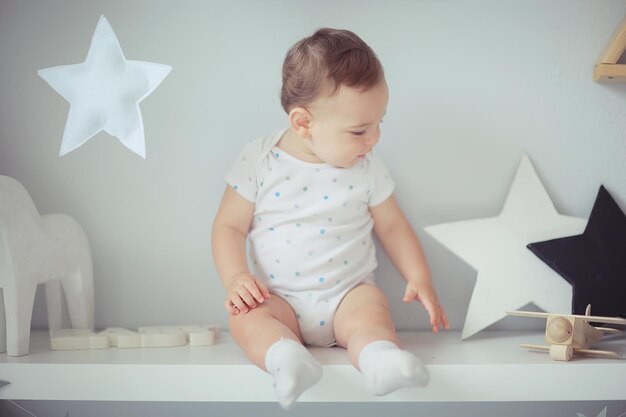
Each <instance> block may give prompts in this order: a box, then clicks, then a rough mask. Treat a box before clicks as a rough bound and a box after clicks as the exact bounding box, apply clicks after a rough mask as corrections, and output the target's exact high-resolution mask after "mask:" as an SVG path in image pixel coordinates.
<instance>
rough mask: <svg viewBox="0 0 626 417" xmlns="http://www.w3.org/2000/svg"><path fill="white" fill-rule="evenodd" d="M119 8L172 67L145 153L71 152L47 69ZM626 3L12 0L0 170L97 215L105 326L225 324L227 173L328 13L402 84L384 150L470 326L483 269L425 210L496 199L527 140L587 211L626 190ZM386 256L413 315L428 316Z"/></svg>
mask: <svg viewBox="0 0 626 417" xmlns="http://www.w3.org/2000/svg"><path fill="white" fill-rule="evenodd" d="M101 14H104V15H105V16H106V17H107V18H108V20H109V21H110V23H111V25H112V26H113V29H114V31H115V33H116V34H117V36H118V38H119V41H120V43H121V46H122V49H123V51H124V53H125V55H126V57H127V58H128V59H131V60H143V61H150V62H158V63H163V64H168V65H171V66H173V71H172V72H171V73H170V75H169V76H168V77H167V78H166V79H165V80H164V81H163V83H162V84H161V86H160V87H159V88H158V89H157V90H156V91H155V92H154V93H153V94H152V95H151V96H149V97H148V98H147V99H146V100H145V101H144V102H143V103H142V104H141V111H142V114H143V120H144V125H145V133H146V146H147V159H146V160H142V159H141V158H139V157H137V156H136V155H134V154H132V153H131V152H130V151H128V150H127V149H126V148H124V147H123V146H122V145H121V144H120V143H119V142H118V141H117V139H115V138H113V137H111V136H109V135H107V134H106V133H100V134H98V135H97V136H96V137H94V138H93V139H91V140H90V141H89V142H87V143H86V144H85V145H83V146H82V147H80V148H79V149H77V150H76V151H74V152H72V153H70V154H68V155H66V156H64V157H62V158H59V157H58V156H57V155H58V152H59V147H60V144H61V138H62V135H63V129H64V126H65V122H66V118H67V113H68V109H69V106H68V104H67V102H65V100H64V99H63V98H62V97H61V96H59V95H58V94H56V93H55V92H54V91H53V90H52V89H51V88H50V87H49V86H48V85H47V84H46V83H45V82H44V81H43V80H41V79H40V78H38V76H37V70H38V69H41V68H46V67H51V66H56V65H63V64H73V63H79V62H82V61H83V60H84V59H85V56H86V53H87V50H88V47H89V44H90V41H91V36H92V34H93V31H94V29H95V26H96V23H97V21H98V18H99V16H100V15H101ZM624 15H626V3H625V2H624V1H622V0H593V1H590V0H554V1H549V2H545V1H541V0H528V1H510V0H506V1H500V0H472V1H461V0H432V1H400V0H398V1H385V2H382V1H374V0H366V1H351V0H346V1H324V0H321V1H315V2H311V1H301V0H292V1H278V0H274V1H264V2H257V1H253V0H247V1H246V0H237V1H222V2H218V1H191V0H186V1H181V2H171V1H163V0H154V1H148V0H141V1H140V0H135V1H110V0H107V1H104V0H94V1H79V0H57V1H34V0H19V1H18V0H0V174H3V175H9V176H12V177H14V178H16V179H18V180H19V181H21V182H22V183H23V184H24V185H25V186H26V188H27V189H28V190H29V191H30V193H31V195H32V197H33V199H34V201H35V202H36V204H37V206H38V208H39V210H40V212H42V213H50V212H65V213H68V214H70V215H71V216H73V217H75V218H76V219H77V220H78V221H79V222H80V223H81V224H82V225H83V227H84V228H85V230H86V232H87V234H88V236H89V238H90V241H91V245H92V250H93V255H94V262H95V289H96V324H97V326H98V327H105V326H113V325H115V326H125V327H129V328H134V327H136V326H139V325H157V324H187V323H206V322H217V323H222V324H224V323H225V321H226V315H225V312H224V311H223V308H222V302H223V295H224V294H223V290H222V288H221V284H220V283H219V280H218V278H217V276H216V272H215V269H214V267H213V265H212V261H211V256H210V252H211V250H210V231H211V230H210V229H211V221H212V218H213V216H214V214H215V212H216V209H217V205H218V202H219V199H220V196H221V194H222V192H223V189H224V186H225V184H224V182H223V179H222V178H223V175H224V173H225V172H226V170H227V169H228V167H229V166H230V163H231V161H232V159H233V158H234V157H235V155H236V154H237V153H238V151H239V150H240V148H241V147H242V145H243V144H244V143H245V142H246V141H248V140H250V139H254V138H256V137H258V136H260V135H263V134H265V133H267V132H269V131H272V130H274V129H276V128H279V127H282V126H283V125H285V123H286V117H285V115H284V113H283V112H282V110H281V108H280V106H279V101H278V92H279V88H280V67H281V64H282V59H283V57H284V54H285V52H286V50H287V48H288V47H289V46H290V45H291V44H292V43H294V42H295V41H296V40H298V39H300V38H302V37H304V36H306V35H308V34H310V33H312V32H313V31H314V30H315V29H316V28H318V27H320V26H331V27H342V28H347V29H351V30H354V31H355V32H357V33H358V34H359V35H360V36H361V37H362V38H363V39H365V40H366V41H367V42H368V43H369V44H370V45H371V46H372V47H373V48H374V50H375V51H376V52H377V53H378V55H379V56H380V58H381V60H382V62H383V64H384V66H385V70H386V74H387V79H388V83H389V87H390V90H391V100H390V103H389V108H388V112H387V116H386V118H385V123H384V125H383V137H382V140H381V143H380V145H379V147H378V152H379V154H380V155H382V156H383V157H384V158H385V159H386V160H387V161H388V163H389V165H390V168H391V171H392V174H393V175H394V177H395V179H396V182H397V185H398V186H397V197H398V200H399V201H400V203H401V205H402V206H403V207H404V209H405V211H406V213H407V215H408V217H409V219H410V220H411V221H412V223H413V224H414V226H415V228H416V230H417V231H418V234H419V235H420V237H421V239H422V242H423V245H424V248H425V251H426V255H427V257H428V260H429V262H430V265H431V268H432V270H433V274H434V279H435V281H436V287H437V288H438V290H439V293H440V296H441V298H442V301H443V303H444V305H445V306H446V308H447V310H448V313H449V316H450V319H451V322H452V324H453V326H454V327H456V328H461V327H462V325H463V320H464V318H465V312H466V309H467V306H468V303H469V299H470V297H471V291H472V288H473V285H474V280H475V271H473V270H472V269H471V268H470V267H469V266H467V265H465V264H464V263H463V262H462V261H460V260H458V259H457V258H456V257H455V256H454V255H452V254H451V253H450V252H448V251H447V250H446V249H445V248H443V247H441V246H440V245H439V244H438V243H436V242H435V241H434V240H432V239H431V238H429V237H428V236H426V235H425V234H424V233H422V230H421V228H422V227H423V226H426V225H429V224H435V223H440V222H447V221H453V220H461V219H470V218H476V217H486V216H493V215H496V214H497V213H498V212H499V210H500V209H501V206H502V204H503V202H504V199H505V196H506V193H507V191H508V188H509V185H510V183H511V181H512V179H513V175H514V173H515V170H516V168H517V165H518V163H519V161H520V158H521V157H522V154H524V153H526V154H528V155H529V156H530V158H531V160H532V161H533V163H534V165H535V168H536V170H537V172H538V174H539V176H540V177H541V179H542V180H543V182H544V184H545V186H546V188H547V190H548V192H549V193H550V195H551V197H552V199H553V201H554V203H555V205H556V207H557V209H558V210H559V211H560V212H561V213H563V214H569V215H575V216H580V217H587V216H588V214H589V212H590V209H591V206H592V204H593V201H594V198H595V194H596V192H597V189H598V187H599V185H600V184H604V185H605V186H606V187H607V188H608V189H609V191H610V192H611V193H612V194H613V196H614V197H615V198H616V199H617V200H618V203H619V204H620V205H621V207H622V208H624V207H626V164H624V163H623V160H624V155H626V138H625V135H626V117H624V114H625V111H626V85H600V84H596V83H594V82H593V81H592V80H591V73H592V69H593V65H594V63H595V61H596V59H597V58H598V56H599V55H600V53H601V52H602V50H603V48H604V47H605V45H606V43H607V41H608V40H609V38H610V36H611V34H612V33H613V31H614V30H615V28H616V27H617V26H618V24H619V23H620V22H621V20H622V18H623V17H624ZM380 259H381V262H380V263H381V267H380V271H379V274H378V275H379V282H380V285H381V286H382V287H383V288H384V289H385V291H386V292H387V293H388V295H389V296H390V298H391V299H392V304H393V313H394V316H395V319H396V322H397V324H398V325H399V327H400V328H405V329H407V328H408V329H415V328H426V327H427V318H426V315H425V314H424V313H423V311H422V310H421V308H419V307H418V306H417V305H412V306H405V305H403V304H402V303H401V301H400V297H401V296H402V293H403V282H402V280H401V278H400V277H399V275H398V274H397V273H396V272H395V270H394V269H393V268H392V267H391V265H390V264H389V262H388V261H387V259H386V258H385V257H384V255H382V254H381V255H380ZM39 293H40V294H39V295H38V298H37V300H36V306H35V312H34V326H35V327H45V325H46V317H45V302H44V299H43V297H41V293H42V291H39ZM517 324H519V323H517V322H514V321H511V320H510V319H505V322H504V324H501V325H500V327H510V326H515V325H517Z"/></svg>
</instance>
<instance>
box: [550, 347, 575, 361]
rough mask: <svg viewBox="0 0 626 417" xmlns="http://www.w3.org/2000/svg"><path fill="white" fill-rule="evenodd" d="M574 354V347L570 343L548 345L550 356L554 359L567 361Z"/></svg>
mask: <svg viewBox="0 0 626 417" xmlns="http://www.w3.org/2000/svg"><path fill="white" fill-rule="evenodd" d="M573 355H574V348H572V346H571V345H552V346H550V357H551V358H552V359H553V360H555V361H569V360H570V359H572V356H573Z"/></svg>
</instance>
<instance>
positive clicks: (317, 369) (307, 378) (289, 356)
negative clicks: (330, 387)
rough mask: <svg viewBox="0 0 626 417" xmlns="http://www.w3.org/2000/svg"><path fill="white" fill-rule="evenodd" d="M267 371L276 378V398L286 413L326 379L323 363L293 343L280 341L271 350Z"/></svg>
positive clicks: (267, 355)
mask: <svg viewBox="0 0 626 417" xmlns="http://www.w3.org/2000/svg"><path fill="white" fill-rule="evenodd" d="M265 367H266V369H267V371H268V372H269V373H270V374H271V375H272V376H273V377H274V388H275V390H276V397H278V402H279V403H280V405H281V406H282V407H283V408H284V409H285V410H287V409H289V408H290V407H291V406H293V404H295V402H296V400H297V399H298V397H299V396H300V394H302V393H303V392H304V391H306V390H307V389H308V388H310V387H311V386H313V385H314V384H315V383H316V382H317V381H319V380H320V378H321V377H322V366H321V365H320V364H319V362H317V360H315V358H314V357H313V356H312V355H311V354H310V353H309V351H308V350H307V349H306V348H305V347H304V346H302V345H301V344H300V343H298V342H296V341H294V340H291V339H280V340H279V341H278V342H276V343H274V344H273V345H272V346H270V348H269V349H268V350H267V353H266V354H265Z"/></svg>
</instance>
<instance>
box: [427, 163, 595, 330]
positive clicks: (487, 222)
mask: <svg viewBox="0 0 626 417" xmlns="http://www.w3.org/2000/svg"><path fill="white" fill-rule="evenodd" d="M586 223H587V220H585V219H581V218H577V217H571V216H564V215H562V214H559V213H558V212H557V211H556V209H555V208H554V205H553V204H552V201H551V200H550V197H549V196H548V193H547V192H546V190H545V188H544V187H543V184H542V183H541V181H540V180H539V177H538V176H537V174H536V173H535V170H534V169H533V166H532V164H531V163H530V161H529V159H528V157H527V156H525V155H524V157H523V158H522V161H521V163H520V165H519V168H518V170H517V174H516V176H515V179H514V181H513V185H512V186H511V189H510V191H509V195H508V196H507V199H506V202H505V204H504V208H503V209H502V212H501V213H500V215H499V216H498V217H492V218H486V219H475V220H467V221H459V222H454V223H446V224H438V225H433V226H428V227H426V228H425V229H424V230H425V231H426V232H428V233H429V234H430V235H432V236H433V237H434V238H435V239H437V240H438V241H439V242H441V243H442V244H443V245H444V246H446V247H447V248H448V249H450V250H451V251H452V252H453V253H455V254H456V255H457V256H459V257H460V258H461V259H463V260H464V261H465V262H467V263H468V264H469V265H470V266H471V267H472V268H474V269H475V270H476V271H477V272H478V274H477V277H476V285H475V287H474V292H473V293H472V298H471V300H470V305H469V308H468V311H467V316H466V318H465V324H464V327H463V333H462V338H463V339H466V338H468V337H470V336H472V335H474V334H476V333H478V332H479V331H481V330H483V329H485V328H486V327H488V326H490V325H491V324H493V323H495V322H497V321H498V320H500V319H502V318H504V317H505V316H506V311H507V310H517V309H519V308H520V307H523V306H525V305H526V304H528V303H531V302H532V303H534V304H535V305H537V307H539V308H541V309H543V310H545V311H548V312H569V311H571V303H572V288H571V285H570V284H569V283H567V282H566V281H565V280H564V279H563V278H561V277H560V276H559V275H558V274H557V273H555V272H554V271H553V270H552V269H551V268H550V267H549V266H547V265H546V264H545V263H544V262H542V261H541V260H540V259H539V258H537V257H536V256H535V255H534V254H533V253H532V252H531V251H530V250H528V249H527V248H526V245H527V244H529V243H531V242H539V241H543V240H548V239H555V238H559V237H564V236H571V235H577V234H580V233H582V232H583V230H584V228H585V225H586Z"/></svg>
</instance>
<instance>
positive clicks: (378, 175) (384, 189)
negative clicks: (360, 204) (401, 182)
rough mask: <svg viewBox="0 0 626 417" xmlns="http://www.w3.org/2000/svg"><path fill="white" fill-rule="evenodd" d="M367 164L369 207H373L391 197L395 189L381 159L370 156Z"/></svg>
mask: <svg viewBox="0 0 626 417" xmlns="http://www.w3.org/2000/svg"><path fill="white" fill-rule="evenodd" d="M369 162H370V166H369V171H370V172H369V174H370V176H371V181H372V185H371V190H370V191H371V192H370V198H369V206H370V207H373V206H377V205H379V204H381V203H383V202H384V201H385V200H386V199H387V198H389V196H391V194H392V193H393V190H394V188H395V183H394V181H393V179H392V178H391V175H390V174H389V170H387V167H386V166H385V163H384V162H383V161H382V159H380V158H378V157H377V156H376V155H374V154H372V155H370V158H369Z"/></svg>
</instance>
